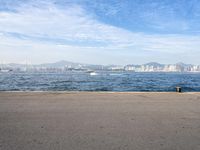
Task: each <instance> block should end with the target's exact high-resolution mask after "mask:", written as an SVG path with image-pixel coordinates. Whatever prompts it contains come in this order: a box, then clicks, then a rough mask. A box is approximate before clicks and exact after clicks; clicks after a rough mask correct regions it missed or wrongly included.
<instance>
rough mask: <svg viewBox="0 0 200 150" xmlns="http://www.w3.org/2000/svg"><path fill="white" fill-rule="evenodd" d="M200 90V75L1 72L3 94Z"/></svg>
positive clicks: (0, 79)
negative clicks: (16, 92)
mask: <svg viewBox="0 0 200 150" xmlns="http://www.w3.org/2000/svg"><path fill="white" fill-rule="evenodd" d="M176 86H181V87H182V88H183V91H200V74H199V73H134V72H117V73H116V72H99V73H98V74H97V75H94V76H91V75H90V74H88V73H84V72H82V73H80V72H78V73H75V72H68V73H0V91H175V87H176Z"/></svg>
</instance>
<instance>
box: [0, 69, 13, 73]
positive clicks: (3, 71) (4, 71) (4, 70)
mask: <svg viewBox="0 0 200 150" xmlns="http://www.w3.org/2000/svg"><path fill="white" fill-rule="evenodd" d="M11 71H12V70H9V69H0V72H2V73H7V72H11Z"/></svg>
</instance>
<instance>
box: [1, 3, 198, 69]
mask: <svg viewBox="0 0 200 150" xmlns="http://www.w3.org/2000/svg"><path fill="white" fill-rule="evenodd" d="M199 19H200V2H199V1H196V0H191V1H187V0H175V1H172V0H163V1H161V0H151V1H147V0H144V1H138V0H134V1H132V0H125V1H114V0H109V1H106V0H101V1H99V0H95V1H89V0H42V1H39V0H34V1H33V0H27V1H25V0H15V1H13V0H0V62H5V63H24V62H26V61H30V62H32V63H33V64H41V63H48V62H55V61H57V60H69V61H73V62H81V63H87V64H101V65H107V64H117V65H126V64H144V63H146V62H160V63H162V64H168V63H172V64H173V63H176V62H184V63H187V64H200V59H199V58H200V49H199V47H200V22H199Z"/></svg>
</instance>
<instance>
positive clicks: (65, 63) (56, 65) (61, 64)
mask: <svg viewBox="0 0 200 150" xmlns="http://www.w3.org/2000/svg"><path fill="white" fill-rule="evenodd" d="M36 66H37V67H52V68H60V67H65V66H71V67H73V68H76V67H79V66H84V64H81V63H74V62H70V61H65V60H61V61H58V62H55V63H45V64H40V65H36Z"/></svg>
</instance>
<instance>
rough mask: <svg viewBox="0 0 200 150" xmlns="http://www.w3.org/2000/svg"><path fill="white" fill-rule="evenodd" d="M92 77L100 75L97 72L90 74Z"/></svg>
mask: <svg viewBox="0 0 200 150" xmlns="http://www.w3.org/2000/svg"><path fill="white" fill-rule="evenodd" d="M90 75H91V76H96V75H98V73H96V72H90Z"/></svg>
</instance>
